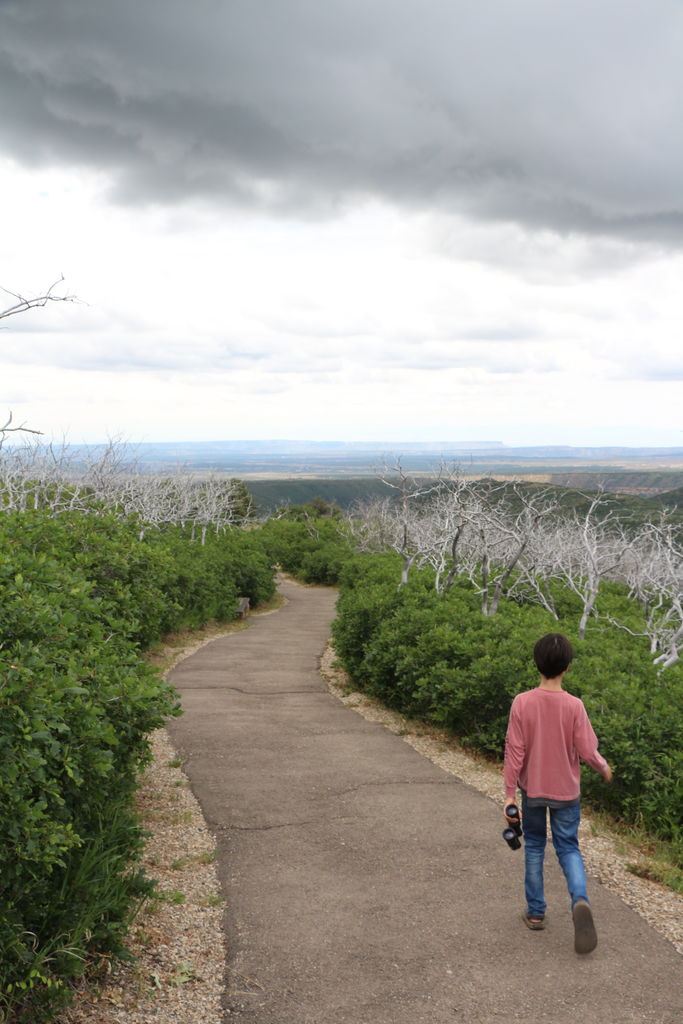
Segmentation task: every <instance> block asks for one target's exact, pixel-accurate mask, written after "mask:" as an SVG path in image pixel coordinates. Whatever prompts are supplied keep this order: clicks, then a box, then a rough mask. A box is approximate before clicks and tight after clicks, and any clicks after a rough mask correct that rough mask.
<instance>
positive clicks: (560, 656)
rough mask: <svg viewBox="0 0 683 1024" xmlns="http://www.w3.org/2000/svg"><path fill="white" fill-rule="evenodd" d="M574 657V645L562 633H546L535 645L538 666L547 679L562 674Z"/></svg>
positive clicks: (535, 658)
mask: <svg viewBox="0 0 683 1024" xmlns="http://www.w3.org/2000/svg"><path fill="white" fill-rule="evenodd" d="M573 657H574V651H573V649H572V645H571V644H570V643H569V640H567V638H566V636H562V634H561V633H546V635H545V636H542V637H541V639H540V640H539V641H538V642H537V643H536V645H535V646H534V661H535V662H536V668H537V669H538V671H539V672H540V673H541V675H542V676H545V677H546V679H555V677H556V676H561V675H562V673H563V672H565V671H566V670H567V669H568V668H569V665H570V663H571V660H572V658H573Z"/></svg>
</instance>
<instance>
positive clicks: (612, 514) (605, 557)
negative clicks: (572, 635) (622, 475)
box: [556, 490, 634, 639]
mask: <svg viewBox="0 0 683 1024" xmlns="http://www.w3.org/2000/svg"><path fill="white" fill-rule="evenodd" d="M584 497H585V498H586V499H587V501H588V502H589V504H588V508H587V510H586V511H585V512H584V513H576V512H575V513H574V515H573V516H571V517H570V518H569V519H567V520H565V522H564V523H563V524H562V525H560V527H559V528H558V532H557V535H556V541H557V572H558V574H559V575H560V576H561V577H562V579H563V581H564V583H565V584H566V586H568V587H569V589H570V590H572V591H573V592H574V593H575V594H576V595H577V596H578V597H580V598H581V602H582V610H581V618H580V620H579V629H578V633H579V637H580V638H581V639H583V638H584V637H585V635H586V627H587V625H588V620H589V619H590V617H591V615H593V613H594V611H595V606H596V601H597V599H598V594H599V592H600V584H601V582H602V581H603V580H605V579H615V578H616V577H617V576H618V573H619V570H620V569H621V568H622V566H623V565H624V563H625V559H626V556H627V553H628V552H629V551H630V550H631V548H632V547H633V544H634V537H633V535H629V533H628V532H627V530H626V527H625V524H624V522H623V521H622V520H621V519H620V518H619V516H618V514H617V512H616V511H615V509H614V508H613V507H611V503H610V499H609V498H608V496H607V495H606V494H605V492H604V491H603V490H600V491H598V493H597V494H595V495H594V496H593V497H591V496H590V495H584Z"/></svg>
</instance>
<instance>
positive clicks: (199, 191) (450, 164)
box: [0, 0, 683, 245]
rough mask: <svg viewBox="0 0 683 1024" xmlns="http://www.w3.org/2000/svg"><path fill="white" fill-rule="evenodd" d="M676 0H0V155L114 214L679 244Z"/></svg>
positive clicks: (681, 161) (682, 169) (682, 75)
mask: <svg viewBox="0 0 683 1024" xmlns="http://www.w3.org/2000/svg"><path fill="white" fill-rule="evenodd" d="M682 30H683V9H682V8H681V6H680V4H678V3H677V2H675V0H603V2H602V3H601V4H595V3H593V2H592V0H574V2H573V3H571V4H549V3H547V0H516V2H515V3H510V0H487V2H484V3H480V4H468V3H450V4H448V3H444V2H443V0H422V2H420V3H417V0H375V2H373V3H372V4H369V3H366V2H362V0H325V3H320V2H319V0H270V2H269V0H263V2H261V3H258V4H257V3H254V2H253V0H230V2H227V0H195V2H194V3H193V4H188V3H186V2H183V3H180V2H179V0H146V2H145V3H144V4H140V3H139V2H137V0H135V2H134V0H117V3H116V4H112V3H109V4H107V3H104V2H102V0H100V2H97V0H62V2H60V3H59V4H55V3H54V2H53V0H0V120H1V123H2V126H3V129H2V145H3V149H4V152H5V153H6V154H7V155H10V156H12V157H14V158H16V159H18V160H20V161H23V162H25V163H28V164H33V165H38V166H40V165H44V164H49V163H57V164H60V163H61V164H78V165H85V166H90V167H93V168H95V169H99V170H103V171H104V172H105V173H106V174H107V175H108V178H109V180H110V182H111V196H112V198H113V199H114V200H115V201H118V202H122V203H129V204H135V203H150V202H159V203H162V204H170V203H177V202H182V201H185V200H190V201H192V200H200V201H208V202H211V203H215V202H225V203H231V204H235V205H238V206H246V207H255V208H262V209H267V210H269V211H271V212H282V213H291V212H292V211H296V213H297V215H299V216H302V215H303V216H311V217H315V216H322V215H326V214H327V213H329V212H331V211H332V210H334V209H335V208H337V207H338V206H339V205H340V204H345V203H350V202H354V201H357V200H359V199H361V198H364V197H368V196H376V197H382V198H386V199H388V200H389V201H391V202H395V203H402V204H407V205H410V206H413V207H417V208H421V209H432V210H442V211H457V212H460V213H463V214H465V215H468V216H475V217H478V218H481V219H490V220H496V221H510V222H515V223H518V224H521V225H522V226H526V227H531V228H549V229H551V230H552V231H555V232H560V233H564V234H568V235H569V234H577V233H578V234H587V235H593V236H596V235H597V236H607V237H615V238H624V239H629V240H632V241H636V242H643V241H644V242H657V243H661V244H665V245H679V244H680V243H681V241H683V136H682V135H681V132H680V123H681V113H682V111H681V106H682V105H683V87H682V86H683V81H682V79H683V65H682V64H681V61H680V49H679V47H678V45H677V40H680V36H681V31H682Z"/></svg>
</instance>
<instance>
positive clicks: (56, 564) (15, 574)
mask: <svg viewBox="0 0 683 1024" xmlns="http://www.w3.org/2000/svg"><path fill="white" fill-rule="evenodd" d="M273 592H274V583H273V572H272V570H271V569H270V567H269V565H268V561H267V558H266V556H265V555H264V553H263V551H262V549H261V547H260V546H259V544H258V542H257V541H256V540H255V539H254V538H253V537H250V536H249V535H248V534H243V533H241V532H237V533H235V534H230V533H226V534H225V535H223V536H222V537H216V536H213V535H209V536H208V537H207V539H206V544H205V545H200V544H198V543H191V542H190V540H189V538H188V537H187V536H185V535H184V534H183V532H182V530H180V529H178V528H175V527H169V528H168V529H167V530H165V531H159V532H153V533H149V534H148V535H147V537H146V538H145V540H140V536H139V529H138V526H137V525H136V524H135V523H132V522H126V521H125V520H122V519H120V518H116V517H115V516H114V515H112V514H107V513H102V514H98V515H87V516H86V515H83V514H79V513H73V514H70V513H64V514H63V515H60V516H59V517H57V518H54V519H51V518H49V516H48V515H47V514H46V513H44V512H40V511H38V512H27V513H24V514H14V515H5V516H3V517H2V518H1V519H0V609H1V614H0V764H2V768H3V770H2V772H1V773H0V849H2V852H3V855H2V873H1V875H0V950H2V956H0V1019H2V1012H3V1008H10V1007H12V1006H17V1005H19V1004H20V1005H21V1007H22V1011H23V1012H24V1014H25V1016H26V1019H31V1020H32V1021H33V1020H35V1021H36V1022H37V1021H39V1020H44V1019H48V1018H49V1017H50V1015H51V1014H52V1013H53V1012H54V1010H55V1008H56V1007H58V1006H59V1005H61V1003H62V1001H63V999H64V998H65V992H66V990H67V989H66V987H65V986H64V985H63V982H65V981H67V980H68V979H70V978H72V977H74V976H75V975H77V974H79V973H80V972H81V971H82V970H83V964H84V960H85V959H86V956H87V950H88V949H96V950H97V951H98V952H100V953H117V952H120V951H121V950H122V948H123V941H124V935H125V929H126V926H127V923H128V921H129V918H130V915H131V912H132V911H133V909H134V908H135V906H136V905H137V902H139V900H140V899H141V898H142V897H143V896H144V895H145V893H148V892H149V891H150V884H149V882H148V881H147V880H145V879H144V878H143V877H142V876H141V875H139V873H137V872H136V871H135V867H134V862H135V859H136V858H137V856H138V855H139V852H140V849H141V845H142V833H141V830H140V828H139V826H138V824H137V822H136V819H135V816H134V815H133V813H132V811H131V805H132V796H133V794H134V791H135V788H136V780H137V775H138V772H139V770H140V767H141V766H142V765H143V764H144V763H145V761H146V759H147V758H148V756H149V744H148V736H149V734H150V733H151V732H152V731H153V730H154V729H157V728H159V727H160V726H161V725H162V724H163V723H164V721H165V719H166V718H167V717H168V716H169V715H173V714H177V713H178V710H179V708H178V702H177V695H176V694H175V692H174V691H173V690H172V689H171V688H170V687H169V686H168V685H167V684H166V683H165V682H164V681H163V680H162V679H161V678H160V676H159V675H158V673H157V671H156V670H154V669H152V668H150V667H149V666H147V665H146V664H145V663H143V662H142V661H141V659H140V658H139V649H140V648H141V647H145V646H147V645H149V644H150V643H151V642H152V641H154V640H157V639H159V638H160V637H161V636H163V635H164V634H165V633H167V632H170V631H171V630H175V629H179V628H181V627H183V626H185V625H194V624H198V623H202V622H205V621H207V620H209V619H212V618H224V619H225V618H231V617H232V616H234V614H235V610H236V606H237V598H238V596H240V595H242V594H243V595H244V596H248V597H250V599H251V601H252V604H254V605H255V604H257V603H258V602H259V601H262V600H266V599H268V598H269V597H271V596H272V594H273ZM131 865H133V866H132V867H131Z"/></svg>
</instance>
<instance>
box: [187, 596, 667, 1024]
mask: <svg viewBox="0 0 683 1024" xmlns="http://www.w3.org/2000/svg"><path fill="white" fill-rule="evenodd" d="M282 590H283V591H284V593H285V595H286V597H287V599H288V602H289V603H288V604H287V605H286V606H285V607H284V608H283V609H282V610H280V611H278V612H276V613H272V614H270V615H266V616H261V617H258V616H254V617H252V618H251V619H250V626H249V629H247V630H245V631H243V632H240V633H236V634H234V635H232V636H229V637H225V638H223V639H221V640H217V641H214V642H213V643H211V644H210V645H208V646H206V647H204V648H202V649H201V650H200V651H198V652H197V653H195V654H193V655H191V656H190V657H188V658H186V659H185V660H184V661H183V662H181V663H180V665H178V666H177V668H176V669H175V670H174V672H173V674H172V677H171V678H172V682H173V683H174V684H175V686H176V687H178V689H179V690H180V691H181V693H182V699H183V705H184V707H185V715H184V716H183V717H182V718H181V719H179V720H178V721H177V722H174V723H173V724H172V726H171V730H170V731H171V734H172V737H173V740H174V743H175V744H176V746H177V747H178V749H179V750H180V752H181V754H182V755H183V756H184V757H185V758H186V759H187V764H186V771H187V773H188V775H189V778H190V781H191V784H192V788H193V790H194V792H195V794H196V795H197V797H198V799H199V801H200V803H201V806H202V808H203V811H204V814H205V816H206V819H207V821H208V823H209V826H210V827H211V828H212V829H213V830H214V832H215V834H216V836H217V840H218V850H219V861H218V866H219V873H220V877H221V881H222V884H223V886H224V890H225V895H226V898H227V901H228V903H227V911H226V931H227V939H228V944H229V962H228V965H227V969H228V987H229V991H228V994H227V996H226V1003H225V1008H226V1013H225V1020H226V1021H229V1020H235V1019H236V1020H244V1021H245V1022H246V1021H249V1022H254V1024H342V1022H345V1024H421V1022H429V1024H475V1022H477V1024H495V1022H496V1021H526V1022H527V1024H541V1022H551V1024H569V1022H571V1024H576V1022H580V1024H583V1022H593V1021H596V1022H600V1024H636V1022H637V1024H681V1022H682V1021H683V977H682V976H683V960H682V959H681V957H680V956H679V955H678V954H677V953H676V952H675V950H674V949H673V947H672V946H671V945H670V944H669V943H668V942H666V940H664V939H662V938H661V937H660V936H659V935H658V934H657V933H656V932H654V931H653V930H652V929H651V928H650V927H649V926H648V925H647V924H646V923H645V922H644V921H643V920H642V919H641V918H640V917H639V916H637V915H636V914H635V913H633V912H632V911H630V910H629V909H628V908H627V907H626V906H625V904H623V903H622V902H621V901H620V900H619V899H618V898H617V897H616V896H615V895H613V894H612V893H610V892H609V891H607V890H606V889H604V888H602V887H601V886H600V885H599V884H598V883H597V882H596V881H592V883H591V890H590V892H591V896H592V900H593V906H594V911H595V916H596V920H597V925H598V932H599V936H600V941H599V945H598V948H597V950H596V951H595V953H593V954H591V955H590V956H587V957H577V956H576V954H575V953H574V951H573V940H572V927H571V919H570V915H569V912H568V909H567V897H566V892H565V890H564V882H563V880H562V877H561V875H560V873H559V869H558V868H557V867H556V864H555V858H554V854H552V853H551V855H550V857H549V859H548V870H547V875H548V876H549V877H548V886H547V888H548V894H547V895H548V903H549V923H548V928H547V929H546V931H544V932H530V931H528V929H527V928H525V927H524V924H523V922H522V921H521V916H520V915H521V909H522V905H523V899H522V878H521V872H522V858H521V855H520V853H513V852H512V851H510V850H509V849H508V848H507V846H506V845H505V843H504V842H503V840H502V838H501V836H500V831H501V815H500V812H499V809H498V808H497V807H496V806H495V805H494V804H493V803H492V802H491V801H490V800H488V799H487V798H486V797H484V796H482V795H481V794H479V793H478V792H476V791H475V790H473V789H471V788H470V787H468V786H466V785H464V784H463V783H460V782H459V781H458V780H457V779H455V778H454V777H453V776H451V775H448V774H446V773H445V772H443V771H442V770H441V769H440V768H437V767H436V766H435V765H433V764H432V763H431V762H430V761H428V760H426V759H425V758H423V757H422V756H420V755H419V754H418V753H417V752H416V751H414V750H413V749H412V748H411V747H409V746H408V744H406V743H404V742H402V740H401V739H400V737H398V736H395V735H393V734H391V733H389V732H388V731H387V730H386V729H384V728H383V727H382V726H380V725H377V724H374V723H371V722H368V721H366V720H365V719H364V718H362V717H361V716H360V715H358V714H356V713H355V712H354V711H352V710H350V709H347V708H345V707H344V706H343V705H342V704H341V703H340V702H339V701H338V700H337V699H336V698H334V697H333V696H332V695H331V694H330V693H329V692H328V690H327V688H326V686H325V684H324V683H323V682H322V680H321V678H320V676H319V673H318V662H319V656H320V654H321V653H322V650H323V648H324V645H325V641H326V638H327V636H328V633H329V623H330V621H331V619H332V618H333V615H334V597H335V595H334V593H333V592H331V591H329V590H324V589H322V588H311V587H301V586H298V585H296V584H293V583H285V584H283V586H282ZM207 1024H214V1022H207Z"/></svg>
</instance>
